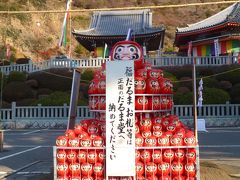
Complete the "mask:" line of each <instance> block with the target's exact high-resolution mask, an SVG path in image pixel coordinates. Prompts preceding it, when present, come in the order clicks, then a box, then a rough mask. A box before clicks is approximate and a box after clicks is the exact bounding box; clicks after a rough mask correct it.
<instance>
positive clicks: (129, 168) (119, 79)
mask: <svg viewBox="0 0 240 180" xmlns="http://www.w3.org/2000/svg"><path fill="white" fill-rule="evenodd" d="M106 175H107V177H109V176H135V94H134V61H131V60H130V61H121V60H120V61H110V62H107V63H106Z"/></svg>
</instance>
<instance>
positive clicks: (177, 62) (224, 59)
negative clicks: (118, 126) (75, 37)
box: [0, 56, 238, 74]
mask: <svg viewBox="0 0 240 180" xmlns="http://www.w3.org/2000/svg"><path fill="white" fill-rule="evenodd" d="M194 58H195V59H196V64H197V66H219V65H229V64H236V63H237V62H238V59H237V56H220V57H194ZM109 60H110V59H109V58H86V59H71V60H70V59H50V60H44V61H39V62H32V61H30V62H29V64H12V65H9V66H0V71H1V72H3V73H4V74H9V73H10V72H11V71H20V72H27V73H32V72H36V71H42V70H46V69H50V68H98V67H101V65H102V63H104V62H106V61H109ZM147 61H148V62H150V63H151V64H152V65H153V66H154V67H163V66H183V65H189V64H192V62H193V58H191V57H151V58H147Z"/></svg>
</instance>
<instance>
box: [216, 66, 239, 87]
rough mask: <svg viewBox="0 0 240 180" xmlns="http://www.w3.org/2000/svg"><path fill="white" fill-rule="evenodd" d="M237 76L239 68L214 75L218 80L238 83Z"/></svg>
mask: <svg viewBox="0 0 240 180" xmlns="http://www.w3.org/2000/svg"><path fill="white" fill-rule="evenodd" d="M228 70H229V69H228ZM239 77H240V69H238V70H235V71H232V72H228V73H225V74H221V75H219V76H216V78H217V79H218V80H219V81H230V82H231V83H232V84H237V83H240V78H239Z"/></svg>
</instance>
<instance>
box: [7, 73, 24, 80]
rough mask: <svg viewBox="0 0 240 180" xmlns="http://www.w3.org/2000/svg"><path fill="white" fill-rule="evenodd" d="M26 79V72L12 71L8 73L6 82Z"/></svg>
mask: <svg viewBox="0 0 240 180" xmlns="http://www.w3.org/2000/svg"><path fill="white" fill-rule="evenodd" d="M26 79H27V75H26V73H23V72H18V71H12V72H11V73H10V74H9V75H8V82H13V81H19V82H24V81H26Z"/></svg>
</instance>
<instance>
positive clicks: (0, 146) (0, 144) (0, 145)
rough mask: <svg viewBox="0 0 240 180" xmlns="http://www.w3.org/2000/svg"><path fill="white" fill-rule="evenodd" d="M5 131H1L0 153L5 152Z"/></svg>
mask: <svg viewBox="0 0 240 180" xmlns="http://www.w3.org/2000/svg"><path fill="white" fill-rule="evenodd" d="M3 133H4V131H3V130H0V152H2V151H3V142H4V134H3Z"/></svg>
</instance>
